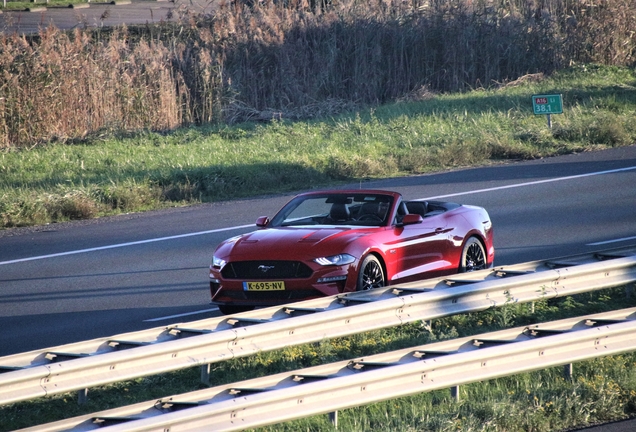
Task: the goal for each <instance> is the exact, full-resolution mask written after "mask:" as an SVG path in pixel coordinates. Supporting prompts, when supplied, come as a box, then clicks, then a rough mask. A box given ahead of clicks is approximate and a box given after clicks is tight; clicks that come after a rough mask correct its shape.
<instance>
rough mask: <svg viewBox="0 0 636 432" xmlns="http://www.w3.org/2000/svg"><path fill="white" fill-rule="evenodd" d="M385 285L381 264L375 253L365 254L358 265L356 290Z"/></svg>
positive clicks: (366, 289)
mask: <svg viewBox="0 0 636 432" xmlns="http://www.w3.org/2000/svg"><path fill="white" fill-rule="evenodd" d="M384 285H385V280H384V270H382V264H380V261H379V260H378V259H377V258H376V257H375V255H367V256H366V258H365V259H364V260H363V261H362V264H361V265H360V273H358V285H357V286H356V291H368V290H371V289H374V288H380V287H383V286H384Z"/></svg>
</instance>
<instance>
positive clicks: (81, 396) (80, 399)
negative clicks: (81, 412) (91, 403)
mask: <svg viewBox="0 0 636 432" xmlns="http://www.w3.org/2000/svg"><path fill="white" fill-rule="evenodd" d="M86 402H88V389H87V388H85V389H81V390H78V391H77V404H78V405H84V404H86Z"/></svg>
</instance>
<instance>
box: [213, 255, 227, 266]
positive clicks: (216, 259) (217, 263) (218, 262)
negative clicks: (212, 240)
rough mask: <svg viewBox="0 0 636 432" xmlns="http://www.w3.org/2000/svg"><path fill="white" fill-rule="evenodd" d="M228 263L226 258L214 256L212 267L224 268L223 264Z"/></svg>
mask: <svg viewBox="0 0 636 432" xmlns="http://www.w3.org/2000/svg"><path fill="white" fill-rule="evenodd" d="M225 264H227V262H225V260H224V259H221V258H219V257H217V256H212V267H218V268H223V266H224V265H225Z"/></svg>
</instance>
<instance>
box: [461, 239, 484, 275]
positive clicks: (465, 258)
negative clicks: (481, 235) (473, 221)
mask: <svg viewBox="0 0 636 432" xmlns="http://www.w3.org/2000/svg"><path fill="white" fill-rule="evenodd" d="M485 268H486V251H485V250H484V246H483V245H482V244H481V242H480V241H479V240H478V239H477V238H475V237H471V238H469V239H468V241H467V242H466V244H465V245H464V249H463V250H462V260H461V262H460V263H459V272H460V273H466V272H472V271H477V270H483V269H485Z"/></svg>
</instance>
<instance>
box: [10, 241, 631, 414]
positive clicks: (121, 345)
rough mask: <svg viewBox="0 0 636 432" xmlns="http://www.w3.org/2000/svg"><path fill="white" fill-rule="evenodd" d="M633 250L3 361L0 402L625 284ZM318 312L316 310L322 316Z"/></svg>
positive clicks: (527, 265)
mask: <svg viewBox="0 0 636 432" xmlns="http://www.w3.org/2000/svg"><path fill="white" fill-rule="evenodd" d="M633 281H636V255H635V254H634V252H633V251H618V250H615V251H606V252H605V253H600V254H599V253H596V254H586V255H579V256H573V257H568V258H567V259H557V260H545V261H536V262H532V263H525V264H519V265H515V266H510V267H504V268H495V269H493V270H485V271H480V272H474V273H465V274H459V275H455V276H453V277H448V278H439V279H430V280H426V281H420V282H414V283H409V284H401V285H396V286H392V287H388V288H382V289H377V290H373V291H367V292H360V293H351V294H346V295H339V296H334V297H327V298H324V299H318V300H311V301H306V302H300V303H294V304H289V305H285V306H282V307H272V308H266V309H260V310H256V311H252V312H246V313H243V314H237V315H235V316H231V317H218V318H213V319H208V320H202V321H196V322H192V323H188V324H184V325H175V326H170V327H167V328H157V329H152V330H146V331H142V332H136V333H128V334H123V335H118V336H114V337H111V338H102V339H95V340H92V341H87V342H82V343H78V344H71V345H65V346H62V347H56V348H50V349H47V350H41V351H33V352H30V353H24V354H16V355H14V356H6V357H2V358H0V371H4V373H0V405H1V404H8V403H13V402H17V401H21V400H27V399H31V398H35V397H40V396H45V395H53V394H59V393H64V392H68V391H73V390H81V389H85V388H88V387H93V386H97V385H103V384H108V383H113V382H117V381H122V380H127V379H134V378H138V377H142V376H148V375H154V374H158V373H164V372H168V371H174V370H178V369H183V368H188V367H193V366H200V365H208V364H211V363H215V362H219V361H223V360H227V359H230V358H234V357H243V356H247V355H251V354H254V353H257V352H261V351H263V352H264V351H271V350H275V349H279V348H283V347H286V346H291V345H297V344H302V343H309V342H316V341H320V340H323V339H327V338H333V337H340V336H345V335H351V334H355V333H360V332H363V331H370V330H375V329H380V328H386V327H390V326H397V325H400V324H404V323H408V322H413V321H417V320H430V319H433V318H439V317H444V316H449V315H453V314H458V313H464V312H474V311H480V310H485V309H488V308H490V307H496V306H501V305H504V304H506V303H509V302H519V303H521V302H530V301H535V300H539V299H542V298H550V297H557V296H563V295H571V294H576V293H580V292H586V291H592V290H598V289H603V288H608V287H613V286H619V285H624V284H627V283H630V282H633ZM319 312H320V313H319Z"/></svg>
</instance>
